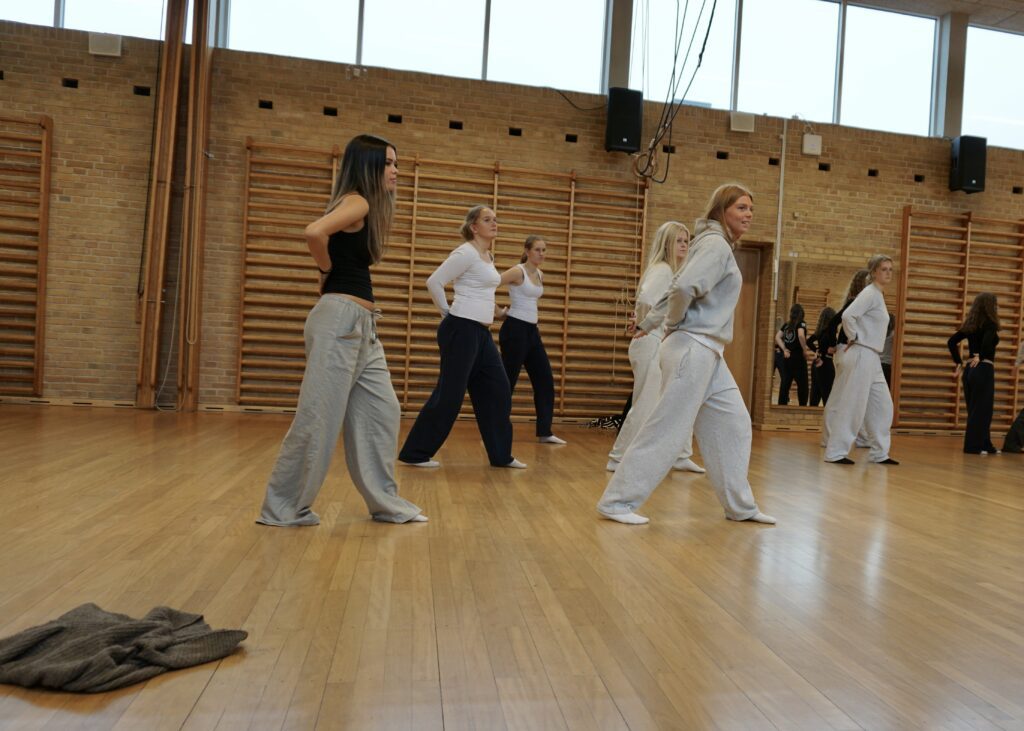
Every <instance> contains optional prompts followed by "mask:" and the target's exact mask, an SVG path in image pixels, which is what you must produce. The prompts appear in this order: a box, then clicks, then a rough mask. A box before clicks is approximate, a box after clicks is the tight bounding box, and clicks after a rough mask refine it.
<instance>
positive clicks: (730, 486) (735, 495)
mask: <svg viewBox="0 0 1024 731" xmlns="http://www.w3.org/2000/svg"><path fill="white" fill-rule="evenodd" d="M660 353H661V364H660V365H661V373H662V379H663V387H662V390H661V398H660V399H659V400H658V403H657V405H656V406H655V407H654V410H653V411H652V412H651V415H650V416H649V417H648V418H647V420H646V421H645V422H644V424H643V426H642V427H640V431H639V432H638V433H637V435H636V438H635V439H634V440H633V443H632V444H631V445H630V446H629V449H627V450H626V453H625V455H623V458H622V464H620V465H619V468H618V470H616V472H615V474H614V475H613V476H612V479H611V481H610V482H609V483H608V487H607V488H605V491H604V495H602V496H601V499H600V501H598V503H597V510H598V512H600V513H604V514H606V515H612V514H616V513H628V512H632V511H634V510H636V509H637V508H638V507H639V506H640V505H642V504H643V503H644V501H646V500H647V498H648V497H650V495H651V493H652V492H654V488H656V487H657V486H658V484H659V483H660V482H661V481H662V480H663V479H664V478H665V475H667V474H668V473H669V470H671V469H672V464H673V463H674V462H675V461H676V458H677V457H678V456H679V454H680V453H681V452H682V451H683V448H684V447H685V446H686V445H688V444H690V443H691V439H692V438H693V437H694V436H696V437H697V444H698V445H700V451H701V455H702V456H703V457H704V467H705V468H706V469H707V471H708V472H707V475H708V479H709V480H710V481H711V486H712V487H713V488H714V490H715V495H716V496H717V497H718V502H720V503H721V504H722V507H723V508H724V509H725V515H726V517H728V518H731V519H733V520H746V519H747V518H751V517H753V516H754V515H755V514H756V513H757V512H758V509H757V504H756V503H755V502H754V493H753V491H752V490H751V489H750V483H749V482H748V481H747V467H748V465H749V463H750V440H751V429H750V414H749V412H748V411H747V407H746V406H745V405H744V404H743V398H742V397H741V396H740V392H739V388H738V387H737V386H736V381H735V380H734V379H733V377H732V373H730V372H729V367H728V366H727V365H726V363H725V360H724V359H723V358H722V357H721V356H719V355H718V353H716V352H715V351H713V350H711V349H710V348H707V347H705V346H704V345H701V344H700V343H698V342H697V341H696V340H694V339H693V338H691V337H690V336H689V335H687V334H686V333H683V332H674V333H672V334H670V335H669V336H668V337H667V338H666V339H665V340H663V341H662V343H661V349H660Z"/></svg>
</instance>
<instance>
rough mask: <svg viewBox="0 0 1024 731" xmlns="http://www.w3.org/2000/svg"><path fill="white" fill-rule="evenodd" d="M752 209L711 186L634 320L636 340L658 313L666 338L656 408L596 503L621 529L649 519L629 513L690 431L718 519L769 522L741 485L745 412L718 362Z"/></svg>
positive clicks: (746, 451) (740, 192) (739, 192)
mask: <svg viewBox="0 0 1024 731" xmlns="http://www.w3.org/2000/svg"><path fill="white" fill-rule="evenodd" d="M753 215H754V204H753V196H752V195H751V194H750V192H749V191H748V190H747V189H746V188H744V187H742V186H740V185H736V184H728V185H723V186H721V187H720V188H718V190H716V191H715V192H714V194H713V195H712V196H711V201H710V202H709V203H708V207H707V211H706V213H705V214H704V218H703V219H700V220H698V221H697V226H696V231H695V234H694V238H693V242H692V244H691V245H690V253H689V259H688V261H687V263H686V266H685V267H683V268H682V269H681V270H680V271H679V272H678V273H677V274H676V276H675V278H674V279H673V281H672V284H671V286H670V287H669V291H668V293H667V294H666V295H665V296H664V297H663V298H662V299H661V301H659V303H658V304H657V305H656V306H655V307H654V308H652V310H651V312H650V313H649V314H648V316H647V317H646V318H645V319H644V320H643V321H642V322H640V323H638V325H637V327H638V333H637V335H638V337H651V336H650V335H647V334H646V333H649V332H652V331H653V330H655V329H656V328H657V326H658V325H660V324H661V320H662V318H663V319H664V322H665V326H666V330H667V331H668V335H666V336H665V340H664V341H663V342H662V345H661V349H660V357H661V373H662V382H663V386H662V390H661V397H660V398H659V400H658V404H657V405H656V406H655V407H654V411H653V412H652V413H651V415H650V416H649V417H648V418H647V420H646V421H645V422H644V425H643V426H642V427H641V428H640V432H639V433H638V434H637V435H636V438H635V439H634V440H633V443H632V444H631V445H630V446H629V449H627V450H626V454H625V455H624V456H623V458H622V463H621V464H620V465H619V468H618V469H617V470H616V471H615V475H614V476H613V477H612V479H611V481H610V482H609V483H608V487H607V488H606V489H605V491H604V495H602V496H601V500H600V501H599V502H598V504H597V511H598V512H599V513H600V514H601V515H602V516H604V517H605V518H608V519H609V520H615V521H618V522H620V523H626V524H630V525H640V524H643V523H647V522H649V521H648V519H647V518H646V517H644V516H642V515H637V514H636V512H635V511H636V509H637V508H638V507H640V505H642V504H643V503H644V501H645V500H647V498H648V497H649V496H650V494H651V493H652V492H653V491H654V488H656V487H657V486H658V483H660V482H661V481H662V479H664V477H665V475H667V474H668V472H669V470H670V469H671V468H672V463H673V462H675V460H676V458H677V456H678V455H679V453H680V451H681V450H682V449H683V447H684V446H685V445H687V444H689V443H690V440H691V438H692V437H693V436H696V437H697V443H698V444H699V445H700V450H701V455H702V456H703V457H704V466H705V467H706V468H707V473H708V479H709V480H710V481H711V485H712V487H713V488H714V490H715V495H716V496H717V497H718V500H719V502H720V503H721V505H722V507H723V508H724V510H725V516H726V517H727V518H729V519H730V520H750V521H755V522H758V523H774V522H775V518H773V517H771V516H770V515H765V514H764V513H762V512H761V511H760V510H758V507H757V503H755V502H754V494H753V491H752V490H751V489H750V483H749V482H748V481H747V467H748V465H749V462H750V441H751V428H750V413H749V412H748V411H747V407H746V406H745V405H744V403H743V398H742V397H741V396H740V391H739V388H738V387H737V385H736V381H735V379H733V377H732V373H730V372H729V366H728V365H726V362H725V358H724V353H725V346H726V345H728V344H729V343H730V342H732V328H733V314H734V311H735V309H736V303H737V302H738V301H739V297H740V290H741V288H742V286H743V277H742V275H741V274H740V269H739V266H737V264H736V259H735V257H734V256H733V253H732V249H733V246H735V244H736V243H737V242H738V241H739V239H740V237H741V236H743V234H744V233H746V232H747V230H748V229H749V228H750V222H751V220H752V219H753Z"/></svg>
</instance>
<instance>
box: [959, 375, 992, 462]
mask: <svg viewBox="0 0 1024 731" xmlns="http://www.w3.org/2000/svg"><path fill="white" fill-rule="evenodd" d="M960 378H961V380H962V382H963V386H964V398H965V399H966V400H967V429H966V431H964V451H965V452H971V453H976V452H994V451H996V448H995V446H993V444H992V435H991V430H992V408H993V406H994V404H995V399H996V379H995V374H994V372H993V368H992V364H991V363H984V362H982V363H978V365H976V366H974V367H973V368H967V367H964V372H963V375H961V377H960Z"/></svg>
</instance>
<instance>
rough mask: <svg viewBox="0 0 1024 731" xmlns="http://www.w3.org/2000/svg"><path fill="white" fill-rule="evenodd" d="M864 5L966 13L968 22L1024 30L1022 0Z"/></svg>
mask: <svg viewBox="0 0 1024 731" xmlns="http://www.w3.org/2000/svg"><path fill="white" fill-rule="evenodd" d="M864 4H865V5H873V6H875V7H879V8H890V9H892V10H902V11H904V12H907V13H920V14H922V15H945V14H946V13H966V14H967V15H968V16H970V21H969V22H970V23H971V24H974V25H984V26H988V27H990V28H1001V29H1003V30H1010V31H1016V32H1018V33H1024V0H866V1H865V2H864Z"/></svg>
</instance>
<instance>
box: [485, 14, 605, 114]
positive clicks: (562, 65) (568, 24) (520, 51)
mask: <svg viewBox="0 0 1024 731" xmlns="http://www.w3.org/2000/svg"><path fill="white" fill-rule="evenodd" d="M605 5H606V1H605V0H576V2H573V3H559V2H550V0H491V30H490V36H489V43H488V52H487V78H488V79H489V80H491V81H509V82H512V83H514V84H532V85H534V86H553V87H555V88H558V89H570V90H572V91H586V92H590V93H594V94H597V93H602V92H603V89H601V88H600V87H601V64H602V62H603V50H604V15H605Z"/></svg>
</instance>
